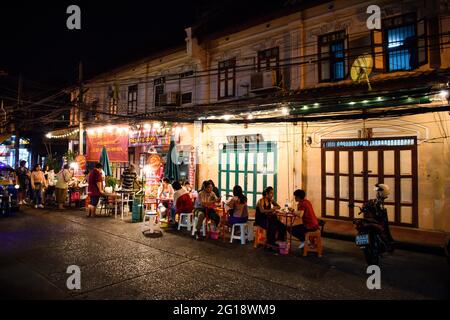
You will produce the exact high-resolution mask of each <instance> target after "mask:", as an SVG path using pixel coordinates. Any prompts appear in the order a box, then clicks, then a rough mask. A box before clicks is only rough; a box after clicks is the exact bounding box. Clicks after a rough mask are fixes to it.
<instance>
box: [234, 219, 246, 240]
mask: <svg viewBox="0 0 450 320" xmlns="http://www.w3.org/2000/svg"><path fill="white" fill-rule="evenodd" d="M235 227H239V228H240V229H241V234H240V235H238V236H235V235H234V230H235ZM247 228H248V227H247V222H245V223H235V224H233V225H232V226H231V237H230V243H233V240H234V239H237V240H241V244H245V240H246V239H247Z"/></svg>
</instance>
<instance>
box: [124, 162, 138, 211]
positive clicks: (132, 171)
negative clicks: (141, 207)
mask: <svg viewBox="0 0 450 320" xmlns="http://www.w3.org/2000/svg"><path fill="white" fill-rule="evenodd" d="M120 180H121V187H122V191H128V192H129V194H130V193H131V192H133V191H135V189H136V188H135V186H136V187H137V188H139V187H140V184H139V182H138V180H137V172H136V167H135V166H134V164H130V165H129V167H128V168H126V169H125V170H124V171H123V172H122V175H121V176H120ZM129 198H131V196H130V197H129ZM128 209H129V211H130V212H132V211H133V202H132V200H131V201H128Z"/></svg>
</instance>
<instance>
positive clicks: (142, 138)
mask: <svg viewBox="0 0 450 320" xmlns="http://www.w3.org/2000/svg"><path fill="white" fill-rule="evenodd" d="M169 144H170V136H169V135H166V136H159V135H156V134H155V133H152V132H151V131H146V130H137V131H133V132H130V147H138V146H148V145H152V146H161V145H169Z"/></svg>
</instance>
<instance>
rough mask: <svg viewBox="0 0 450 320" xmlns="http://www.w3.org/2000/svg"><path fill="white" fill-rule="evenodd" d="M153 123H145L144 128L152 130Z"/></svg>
mask: <svg viewBox="0 0 450 320" xmlns="http://www.w3.org/2000/svg"><path fill="white" fill-rule="evenodd" d="M151 127H152V126H151V125H150V124H149V123H146V124H144V129H145V130H150V129H151Z"/></svg>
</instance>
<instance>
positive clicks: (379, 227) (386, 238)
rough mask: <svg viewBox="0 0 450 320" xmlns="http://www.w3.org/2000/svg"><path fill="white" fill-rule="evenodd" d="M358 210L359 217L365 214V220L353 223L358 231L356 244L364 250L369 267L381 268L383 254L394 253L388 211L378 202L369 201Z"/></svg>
mask: <svg viewBox="0 0 450 320" xmlns="http://www.w3.org/2000/svg"><path fill="white" fill-rule="evenodd" d="M349 207H350V208H354V207H355V206H354V205H350V206H349ZM358 208H359V209H360V212H359V214H358V215H361V214H363V218H362V219H355V220H354V221H353V224H354V225H355V227H356V230H357V231H358V234H357V235H356V238H355V243H356V245H357V246H358V247H360V248H361V249H362V250H363V252H364V257H365V259H366V262H367V264H368V265H378V266H379V265H380V263H381V257H382V256H383V254H384V253H392V252H393V251H394V246H393V242H394V240H393V239H392V236H391V233H390V230H389V223H388V216H387V211H386V209H385V208H384V207H383V205H382V203H380V202H379V201H378V200H369V201H368V202H366V203H365V204H364V205H363V206H362V207H358Z"/></svg>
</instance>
